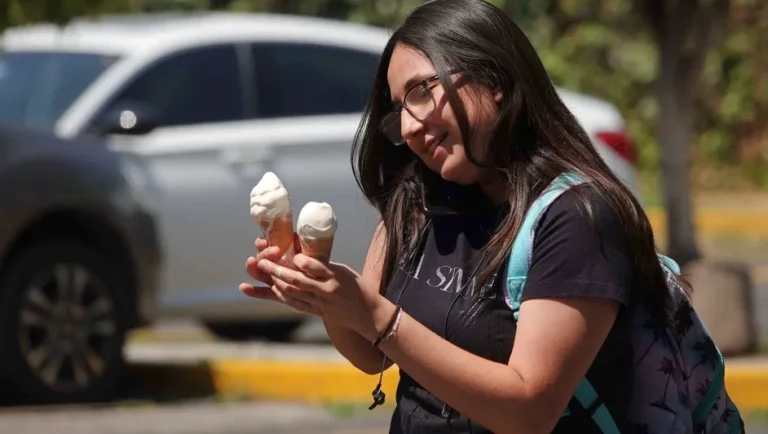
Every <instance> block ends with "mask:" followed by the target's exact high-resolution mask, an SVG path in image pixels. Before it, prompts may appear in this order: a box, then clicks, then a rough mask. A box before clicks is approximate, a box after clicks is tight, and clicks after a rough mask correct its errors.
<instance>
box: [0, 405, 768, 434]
mask: <svg viewBox="0 0 768 434" xmlns="http://www.w3.org/2000/svg"><path fill="white" fill-rule="evenodd" d="M390 411H391V410H390V409H379V410H377V411H375V412H370V413H369V412H368V411H367V410H366V409H362V408H361V409H359V410H356V411H355V412H354V413H353V414H352V415H351V416H350V415H348V416H343V415H341V413H340V412H339V411H333V410H332V409H329V408H324V407H318V406H308V405H304V404H293V403H266V402H254V403H245V402H239V403H216V402H211V401H201V402H193V403H185V404H176V405H171V406H146V407H130V406H129V407H126V406H122V407H117V408H113V407H108V408H101V409H94V408H82V407H75V408H71V407H69V408H61V409H51V408H46V409H25V410H8V409H6V410H0V433H24V434H50V433H52V432H55V433H56V434H268V433H269V434H300V433H301V434H304V433H307V432H311V433H313V434H386V433H387V427H388V416H389V414H390ZM747 433H750V434H768V427H766V426H762V427H760V426H750V427H749V428H748V430H747Z"/></svg>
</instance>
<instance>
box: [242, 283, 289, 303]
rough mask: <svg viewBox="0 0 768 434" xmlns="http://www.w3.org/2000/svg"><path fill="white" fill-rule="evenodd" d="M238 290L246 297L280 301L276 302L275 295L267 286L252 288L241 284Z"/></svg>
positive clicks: (246, 284) (247, 284)
mask: <svg viewBox="0 0 768 434" xmlns="http://www.w3.org/2000/svg"><path fill="white" fill-rule="evenodd" d="M238 289H239V290H240V292H242V293H243V294H245V295H247V296H248V297H253V298H260V299H262V300H272V301H280V300H278V298H277V296H276V295H275V293H274V292H273V291H272V290H271V289H270V288H269V287H267V286H254V285H251V284H250V283H241V284H240V286H239V287H238Z"/></svg>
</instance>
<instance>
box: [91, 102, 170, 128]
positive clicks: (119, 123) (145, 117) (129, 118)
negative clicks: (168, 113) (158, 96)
mask: <svg viewBox="0 0 768 434" xmlns="http://www.w3.org/2000/svg"><path fill="white" fill-rule="evenodd" d="M158 126H159V120H158V114H157V111H156V110H155V109H153V108H152V107H151V106H149V105H147V104H145V103H140V102H134V101H125V102H121V103H118V104H116V105H114V106H112V107H111V108H109V109H107V110H106V111H105V112H104V113H103V114H102V115H101V116H99V117H98V118H97V119H96V121H95V122H94V123H93V125H92V126H91V128H90V129H89V132H90V133H92V134H95V135H97V136H105V135H130V136H138V135H144V134H148V133H150V132H152V131H153V130H154V129H155V128H157V127H158Z"/></svg>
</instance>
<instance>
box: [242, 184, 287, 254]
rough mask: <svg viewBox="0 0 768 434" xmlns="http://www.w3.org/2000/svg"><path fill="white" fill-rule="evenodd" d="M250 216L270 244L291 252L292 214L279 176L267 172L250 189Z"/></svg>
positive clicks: (284, 252)
mask: <svg viewBox="0 0 768 434" xmlns="http://www.w3.org/2000/svg"><path fill="white" fill-rule="evenodd" d="M250 206H251V217H252V218H253V219H254V220H255V221H256V222H257V223H258V224H259V226H261V230H262V231H263V232H264V236H265V237H266V239H267V241H268V242H269V244H270V245H273V246H278V247H280V251H281V252H282V253H283V254H284V255H285V254H286V253H293V214H292V212H291V199H290V196H289V195H288V190H286V188H285V186H283V183H282V181H280V178H278V177H277V175H275V174H274V173H272V172H267V173H265V174H264V176H262V178H261V180H260V181H259V183H258V184H256V186H255V187H253V189H252V190H251V202H250Z"/></svg>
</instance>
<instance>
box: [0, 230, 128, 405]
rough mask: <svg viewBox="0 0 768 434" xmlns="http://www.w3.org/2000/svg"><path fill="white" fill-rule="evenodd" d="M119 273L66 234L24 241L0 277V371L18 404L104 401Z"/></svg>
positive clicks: (117, 354) (121, 309) (117, 340)
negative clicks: (32, 242)
mask: <svg viewBox="0 0 768 434" xmlns="http://www.w3.org/2000/svg"><path fill="white" fill-rule="evenodd" d="M125 282H126V279H125V278H124V276H121V275H120V274H119V273H118V272H117V271H116V270H115V269H113V267H112V266H111V265H110V262H109V261H108V260H107V259H106V258H105V256H104V255H103V254H102V253H101V252H99V251H97V250H95V249H92V248H89V247H87V246H85V245H82V244H80V243H78V242H75V241H70V240H55V241H49V242H44V243H39V244H36V245H33V246H30V247H28V248H26V249H24V250H23V251H21V252H19V253H18V254H16V255H14V257H12V258H10V262H8V263H7V266H6V267H4V272H3V275H2V276H0V284H1V285H2V286H0V354H3V358H4V360H3V363H0V377H1V378H2V380H4V382H5V383H6V384H8V385H9V386H10V388H11V392H12V393H13V394H14V397H15V398H16V399H18V400H19V401H20V402H21V403H24V404H48V403H76V402H102V401H106V400H110V399H111V398H112V394H113V392H114V389H115V386H116V383H117V382H118V380H119V379H120V376H121V375H122V372H123V365H124V363H123V345H124V343H125V336H126V330H127V325H128V318H129V316H128V314H129V310H128V309H129V305H128V303H127V302H126V300H128V298H127V290H129V289H130V288H126V287H125Z"/></svg>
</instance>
